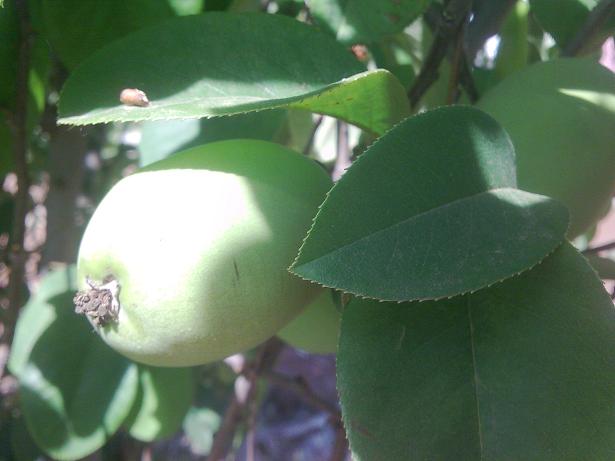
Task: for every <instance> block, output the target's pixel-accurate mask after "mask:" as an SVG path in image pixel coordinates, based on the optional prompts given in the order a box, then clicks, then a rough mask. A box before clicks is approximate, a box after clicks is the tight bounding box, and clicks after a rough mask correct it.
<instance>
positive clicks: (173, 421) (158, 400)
mask: <svg viewBox="0 0 615 461" xmlns="http://www.w3.org/2000/svg"><path fill="white" fill-rule="evenodd" d="M139 384H140V388H139V391H140V395H139V398H138V399H137V400H136V401H135V405H134V407H133V409H132V411H131V414H130V416H129V417H128V419H127V421H126V423H125V424H124V426H125V427H126V428H127V429H128V432H129V433H130V435H131V436H132V437H134V438H135V439H137V440H141V441H142V442H151V441H153V440H159V439H163V438H166V437H170V436H171V435H173V434H174V433H176V432H177V431H178V430H179V429H180V427H181V424H182V421H183V420H184V416H185V415H186V413H187V412H188V409H189V408H190V405H191V404H192V399H193V396H194V379H193V376H192V368H158V367H149V366H144V365H139Z"/></svg>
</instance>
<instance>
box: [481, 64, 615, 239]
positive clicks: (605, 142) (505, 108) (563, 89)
mask: <svg viewBox="0 0 615 461" xmlns="http://www.w3.org/2000/svg"><path fill="white" fill-rule="evenodd" d="M614 88H615V74H613V73H612V72H610V71H609V70H607V69H605V68H604V67H603V66H601V65H600V64H598V63H597V62H594V61H593V60H590V59H580V58H574V59H573V58H569V59H556V60H552V61H548V62H542V63H537V64H534V65H532V66H529V67H527V68H525V69H523V70H522V71H519V72H517V73H515V74H513V75H511V76H510V78H507V79H505V80H503V81H502V82H501V83H500V84H499V85H497V86H495V87H494V88H492V89H491V90H490V91H488V92H487V93H485V94H484V95H483V97H482V98H481V100H480V101H479V102H478V104H477V107H478V108H480V109H482V110H484V111H486V112H487V113H489V114H490V115H491V116H493V117H494V118H495V119H496V120H497V121H498V122H499V123H500V124H501V125H502V126H503V127H504V129H505V130H506V131H507V132H508V134H509V135H510V137H511V139H512V141H513V144H514V146H515V152H516V154H517V180H518V183H519V187H520V188H521V189H524V190H527V191H530V192H534V193H537V194H544V195H548V196H549V197H554V198H556V199H557V200H560V201H561V202H562V203H564V204H565V205H566V206H567V207H568V208H569V210H570V221H571V223H570V229H569V230H568V235H569V237H576V236H578V235H580V234H581V233H583V232H585V231H587V230H588V229H589V228H590V227H591V226H593V225H594V224H595V223H596V222H597V221H598V220H599V219H600V218H601V217H602V215H603V213H604V210H605V209H606V208H607V207H608V205H609V204H610V202H611V197H612V196H613V190H615V175H613V169H612V165H613V164H615V149H614V148H613V145H614V143H613V135H612V134H613V129H612V127H613V126H614V124H615V92H614V91H613V89H614Z"/></svg>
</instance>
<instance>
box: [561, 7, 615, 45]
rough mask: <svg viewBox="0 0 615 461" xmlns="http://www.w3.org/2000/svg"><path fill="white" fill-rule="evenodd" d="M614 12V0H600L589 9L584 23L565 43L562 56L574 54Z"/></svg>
mask: <svg viewBox="0 0 615 461" xmlns="http://www.w3.org/2000/svg"><path fill="white" fill-rule="evenodd" d="M613 14H615V0H602V1H601V2H600V3H598V5H596V7H595V8H594V9H593V10H591V12H590V13H589V15H588V16H587V19H586V20H585V23H584V24H583V25H582V26H581V28H580V29H579V31H578V32H577V33H576V35H575V36H574V37H572V39H571V40H570V42H568V43H567V44H566V46H565V47H564V50H563V52H562V56H576V55H577V54H578V53H579V52H580V51H581V50H582V49H583V47H584V46H585V45H586V44H587V43H588V42H589V41H591V39H592V38H593V37H594V36H595V35H596V33H598V32H599V30H600V27H601V26H602V25H603V24H604V22H605V21H606V20H607V19H609V17H610V16H611V15H613Z"/></svg>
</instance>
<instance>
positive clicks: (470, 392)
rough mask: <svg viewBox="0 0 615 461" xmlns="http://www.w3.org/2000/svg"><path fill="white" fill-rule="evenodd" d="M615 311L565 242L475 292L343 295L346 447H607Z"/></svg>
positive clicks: (542, 455)
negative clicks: (424, 297) (423, 297)
mask: <svg viewBox="0 0 615 461" xmlns="http://www.w3.org/2000/svg"><path fill="white" fill-rule="evenodd" d="M614 315H615V313H614V311H613V304H612V302H611V300H610V299H609V297H608V296H607V295H606V293H605V292H604V290H603V288H602V284H601V283H600V281H599V280H598V278H597V277H596V275H595V274H594V272H593V270H592V269H591V268H590V267H589V265H588V264H587V262H586V261H585V260H584V259H583V258H582V257H581V256H580V255H579V254H578V253H577V252H576V251H575V250H574V249H573V248H572V247H571V246H570V245H569V244H568V243H566V244H564V245H563V246H562V247H560V248H559V249H558V250H557V251H556V252H555V253H554V254H553V255H551V256H549V257H548V258H547V259H546V260H545V261H544V262H543V263H541V264H540V265H538V266H537V267H535V268H533V269H532V270H530V271H527V272H525V273H524V274H522V275H520V276H519V277H514V278H511V279H509V280H506V281H505V282H503V283H500V284H497V285H495V286H493V287H491V288H487V289H484V290H480V291H478V292H477V293H475V294H471V295H466V296H461V297H456V298H453V299H450V300H444V301H436V302H423V303H411V304H391V303H384V304H382V303H376V302H374V301H367V300H365V301H359V300H357V301H353V302H351V303H350V305H349V306H348V307H347V308H346V309H345V311H344V315H343V320H342V333H341V339H340V349H339V352H338V359H337V364H338V387H339V391H340V397H341V403H342V409H343V413H344V424H345V426H346V430H347V432H348V436H349V439H350V445H351V448H352V450H353V452H354V455H355V458H354V459H356V460H357V461H365V460H376V459H386V460H400V461H401V460H408V459H456V460H477V459H487V460H496V459H498V460H499V459H519V460H521V459H540V460H562V459H570V460H572V459H610V457H611V456H612V454H613V452H614V450H615V445H614V444H613V440H614V437H613V435H614V430H615V413H614V412H613V411H612V402H613V395H615V374H614V373H613V367H614V366H615V353H614V352H613V347H612V344H613V341H615V318H614ZM366 396H369V398H366Z"/></svg>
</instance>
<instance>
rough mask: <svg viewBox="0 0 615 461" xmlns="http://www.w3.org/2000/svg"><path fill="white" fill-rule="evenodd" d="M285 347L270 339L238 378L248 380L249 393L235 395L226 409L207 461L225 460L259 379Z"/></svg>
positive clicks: (279, 342) (254, 393)
mask: <svg viewBox="0 0 615 461" xmlns="http://www.w3.org/2000/svg"><path fill="white" fill-rule="evenodd" d="M283 347H284V346H283V344H282V342H281V341H279V340H277V339H275V338H274V339H270V340H269V341H267V342H266V343H265V344H263V345H262V346H261V347H260V349H259V352H258V355H257V356H256V359H255V360H254V362H253V363H252V364H250V365H248V366H247V367H246V370H245V371H243V372H242V374H241V375H239V376H238V377H237V379H246V378H247V381H248V383H247V384H248V389H247V392H246V394H245V397H240V396H239V395H237V393H235V394H233V399H232V400H231V403H230V404H229V406H228V407H227V409H226V412H225V414H224V418H223V419H222V424H221V425H220V429H219V430H218V432H216V435H215V436H214V441H213V444H212V447H211V451H210V453H209V456H208V457H207V461H221V460H223V459H225V457H226V456H227V454H228V452H229V450H230V448H231V445H232V444H233V438H234V436H235V432H236V430H237V426H239V424H240V423H241V422H242V420H243V419H244V417H245V410H246V409H247V408H249V405H250V402H251V401H252V400H253V399H254V398H255V396H256V388H257V385H256V384H257V381H258V378H259V377H260V376H261V375H262V374H263V373H264V372H265V371H266V370H269V369H270V368H271V367H272V366H273V365H274V363H275V361H276V359H277V357H278V354H279V353H280V352H281V350H282V348H283ZM244 377H245V378H244Z"/></svg>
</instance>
